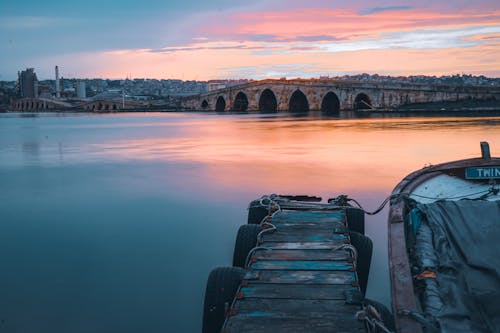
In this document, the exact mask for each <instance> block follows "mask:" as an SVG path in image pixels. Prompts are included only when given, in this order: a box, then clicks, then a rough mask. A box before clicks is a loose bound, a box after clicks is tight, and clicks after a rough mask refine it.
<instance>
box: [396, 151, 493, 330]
mask: <svg viewBox="0 0 500 333" xmlns="http://www.w3.org/2000/svg"><path fill="white" fill-rule="evenodd" d="M488 166H500V158H495V157H492V158H490V159H484V158H470V159H463V160H457V161H452V162H445V163H441V164H437V165H434V166H429V167H425V168H423V169H420V170H417V171H414V172H412V173H410V174H409V175H407V176H406V177H405V178H403V179H402V180H401V181H400V182H399V183H398V184H397V185H396V187H395V188H394V190H393V191H392V197H393V199H391V204H390V208H389V218H388V252H389V276H390V284H391V286H390V288H391V303H392V310H393V314H394V321H395V326H396V331H397V332H408V333H410V332H415V333H420V332H422V327H421V326H420V324H419V323H417V322H416V321H415V320H413V319H411V318H409V317H408V316H407V315H405V314H404V313H402V311H405V310H406V311H417V312H419V311H420V309H419V305H418V300H417V297H416V296H415V294H414V286H413V277H412V275H411V270H410V263H409V260H408V254H407V252H406V239H405V234H404V215H405V203H404V199H403V198H402V197H401V196H400V194H403V193H407V194H408V193H411V192H412V191H413V190H415V188H416V187H417V186H419V185H421V184H422V183H424V182H425V181H427V180H429V179H431V178H434V177H435V176H437V175H439V174H443V173H447V172H448V173H459V174H461V173H462V172H464V173H465V169H466V168H469V167H488Z"/></svg>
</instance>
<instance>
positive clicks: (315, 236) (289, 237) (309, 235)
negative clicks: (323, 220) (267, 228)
mask: <svg viewBox="0 0 500 333" xmlns="http://www.w3.org/2000/svg"><path fill="white" fill-rule="evenodd" d="M262 238H263V240H264V241H270V242H294V243H296V242H330V241H334V242H343V241H345V240H347V235H345V234H334V233H333V232H332V231H329V232H317V233H315V232H313V231H309V232H307V231H305V232H304V233H301V232H300V231H294V232H287V231H284V232H282V231H281V229H278V230H277V231H275V232H274V233H265V234H263V235H262Z"/></svg>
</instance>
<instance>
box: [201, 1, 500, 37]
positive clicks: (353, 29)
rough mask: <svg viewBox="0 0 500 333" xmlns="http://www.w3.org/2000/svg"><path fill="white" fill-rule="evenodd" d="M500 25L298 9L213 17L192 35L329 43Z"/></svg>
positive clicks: (447, 17)
mask: <svg viewBox="0 0 500 333" xmlns="http://www.w3.org/2000/svg"><path fill="white" fill-rule="evenodd" d="M499 23H500V11H498V10H497V11H487V12H472V11H467V12H461V13H452V12H448V13H446V12H444V13H438V12H431V11H423V10H417V9H408V10H399V11H396V12H394V11H381V12H377V13H374V14H371V15H362V14H360V13H358V12H357V11H354V10H346V9H324V8H319V9H301V10H290V11H272V12H252V13H241V12H233V13H223V14H217V15H215V14H212V15H210V16H207V17H205V18H204V19H203V20H201V23H199V24H198V25H197V27H196V28H195V29H194V31H195V33H197V34H200V35H203V36H205V37H208V38H209V39H212V40H220V39H231V40H242V39H245V38H248V36H262V37H263V38H264V40H265V36H269V38H268V41H273V42H275V41H286V40H290V39H294V40H297V36H303V37H304V39H307V37H308V36H324V37H325V39H326V38H328V36H330V37H331V39H338V40H345V39H350V40H352V39H359V38H360V37H361V38H366V37H367V36H372V37H374V36H377V35H379V34H381V33H384V32H395V31H407V30H413V29H423V28H442V27H456V26H463V25H477V24H481V25H494V24H499Z"/></svg>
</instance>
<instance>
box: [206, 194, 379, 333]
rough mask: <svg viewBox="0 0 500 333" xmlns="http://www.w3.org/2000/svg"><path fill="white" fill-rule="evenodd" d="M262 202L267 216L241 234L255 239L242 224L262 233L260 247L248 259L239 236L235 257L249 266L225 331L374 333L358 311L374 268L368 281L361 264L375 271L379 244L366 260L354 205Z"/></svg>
mask: <svg viewBox="0 0 500 333" xmlns="http://www.w3.org/2000/svg"><path fill="white" fill-rule="evenodd" d="M254 203H255V202H254ZM259 204H260V205H261V206H262V207H266V212H267V216H265V217H263V218H262V221H261V223H259V224H257V225H254V226H251V225H246V226H242V228H240V231H239V233H238V240H241V239H247V238H248V237H249V236H248V235H249V234H248V232H247V233H246V234H247V235H243V236H241V235H240V232H241V230H242V229H248V230H249V229H253V230H256V231H254V233H253V235H251V236H250V237H255V236H256V239H255V244H251V245H255V246H254V247H253V248H252V249H250V247H251V246H248V245H246V247H247V249H245V252H249V253H248V254H247V256H246V258H245V260H244V261H241V258H243V257H242V256H241V253H240V254H238V250H241V249H238V247H241V246H242V245H241V244H238V240H237V244H236V246H235V262H236V264H237V261H238V258H236V256H238V255H239V256H240V259H239V261H240V263H243V265H240V266H242V267H243V268H244V269H245V270H244V271H243V270H241V268H240V270H241V275H240V276H241V279H240V281H239V285H237V289H236V291H235V292H234V294H235V297H234V298H233V300H232V302H226V304H225V309H224V316H225V320H224V322H223V325H222V329H221V331H222V332H226V333H229V332H302V333H304V332H366V328H365V323H364V321H363V320H359V319H358V318H357V316H356V314H357V313H358V311H360V310H362V306H361V303H362V300H363V294H364V291H365V290H362V289H365V288H366V280H367V277H368V275H367V274H368V272H366V277H363V279H364V280H365V281H364V282H363V281H361V282H362V284H364V286H360V279H359V277H358V272H359V267H358V270H357V269H356V263H358V265H359V264H361V265H364V266H365V267H364V268H363V269H365V270H366V259H367V260H368V269H369V261H370V258H371V241H370V244H369V247H370V254H369V258H364V260H365V263H362V262H360V259H359V258H357V255H358V252H360V251H357V250H356V248H355V247H354V246H353V244H352V241H351V239H352V237H353V233H351V232H350V230H349V227H348V222H347V214H346V211H347V209H346V208H345V207H339V206H337V205H335V204H320V203H312V202H302V201H294V200H289V199H286V198H281V197H274V198H273V199H272V200H271V199H269V198H264V200H260V201H259ZM257 208H258V207H257ZM250 209H252V205H251V207H250ZM261 211H262V210H261ZM250 213H255V212H250ZM264 214H265V213H262V216H263V215H264ZM250 215H252V214H250ZM250 215H249V216H250ZM257 215H258V214H257ZM358 215H359V214H358ZM253 216H254V217H255V214H253ZM249 222H253V221H249ZM358 222H359V221H358ZM250 234H252V232H250ZM240 236H241V237H243V238H241V237H240ZM245 237H246V238H245ZM356 237H364V236H362V235H361V234H358V236H356ZM240 243H241V242H240ZM243 243H244V242H243ZM243 247H245V245H243ZM247 250H248V251H247ZM237 270H238V269H236V268H234V269H233V271H236V272H238V271H237ZM209 283H210V282H209ZM219 287H220V286H219ZM208 292H209V290H208V286H207V293H208ZM205 303H206V304H205V306H206V307H207V300H205ZM206 311H207V310H206ZM204 329H205V328H204ZM204 332H209V330H204Z"/></svg>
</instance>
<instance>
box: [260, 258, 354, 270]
mask: <svg viewBox="0 0 500 333" xmlns="http://www.w3.org/2000/svg"><path fill="white" fill-rule="evenodd" d="M251 269H254V270H257V269H258V270H269V269H280V270H296V271H348V270H354V266H353V265H352V263H349V262H347V261H311V260H309V261H299V260H297V261H290V260H265V261H257V262H254V263H252V264H251Z"/></svg>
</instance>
